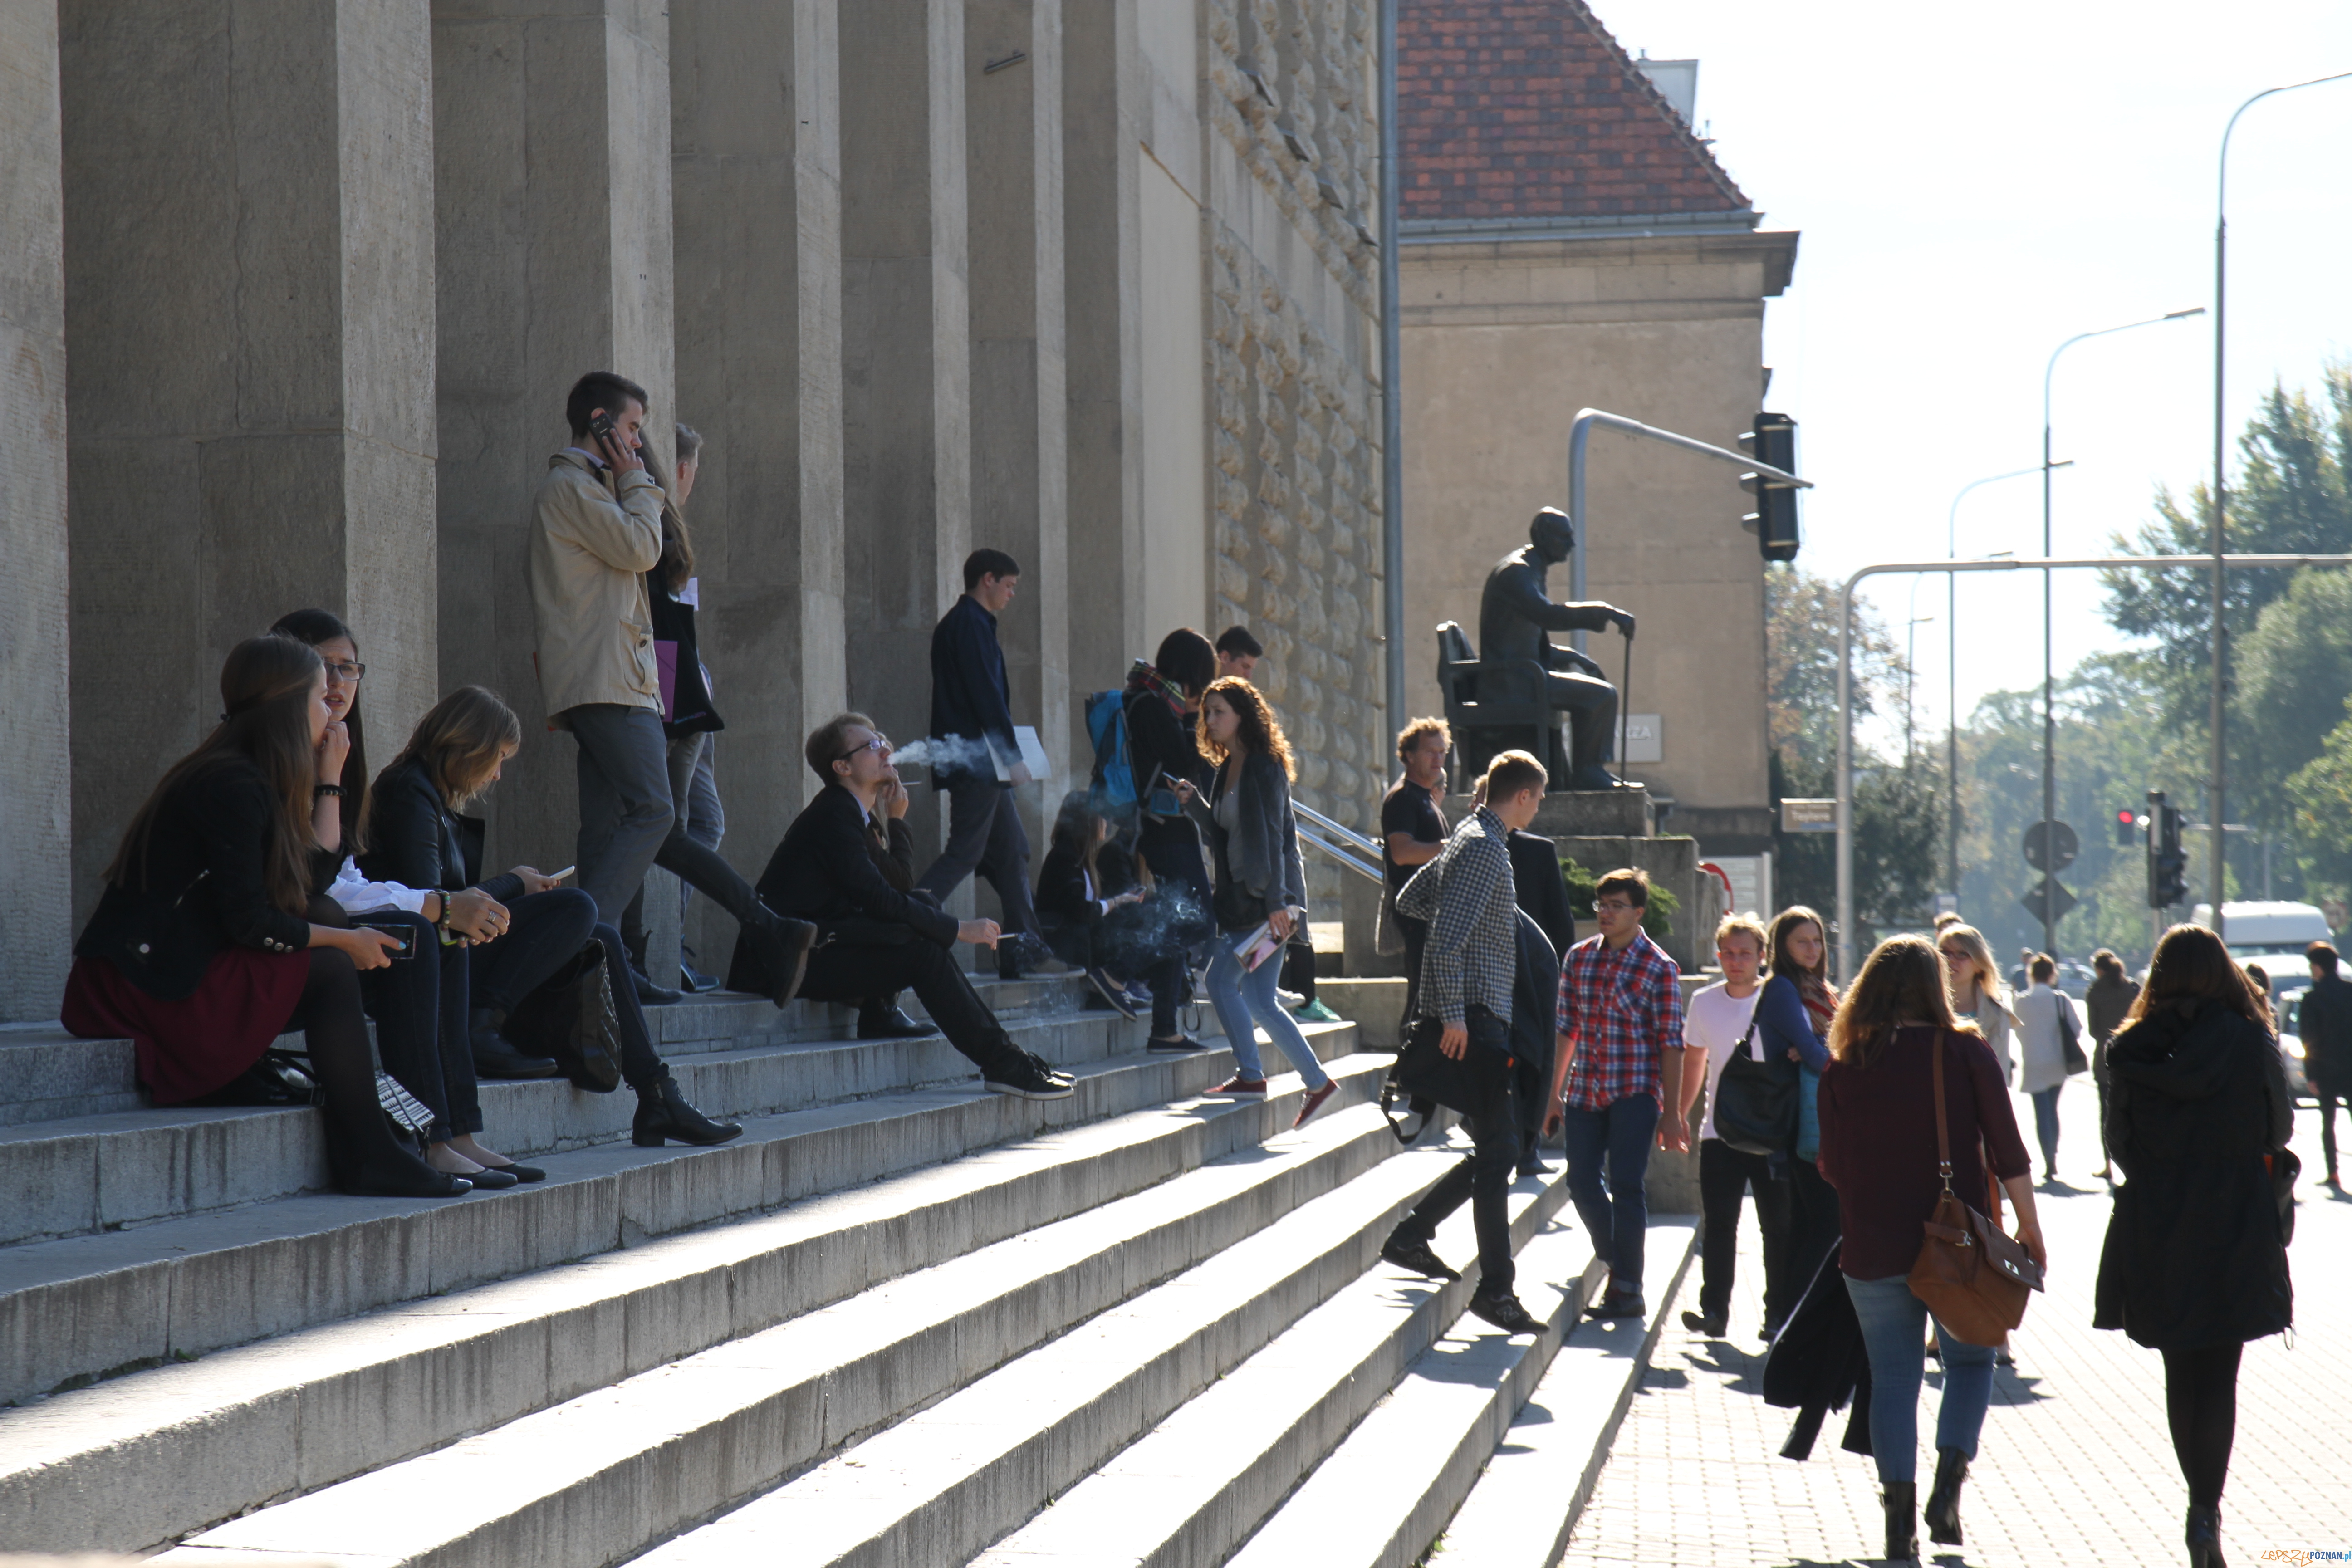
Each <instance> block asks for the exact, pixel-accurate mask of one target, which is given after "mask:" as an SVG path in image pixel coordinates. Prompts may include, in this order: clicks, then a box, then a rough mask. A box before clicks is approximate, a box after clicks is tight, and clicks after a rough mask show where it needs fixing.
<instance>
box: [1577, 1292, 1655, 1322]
mask: <svg viewBox="0 0 2352 1568" xmlns="http://www.w3.org/2000/svg"><path fill="white" fill-rule="evenodd" d="M1584 1315H1585V1316H1586V1317H1588V1318H1646V1317H1648V1316H1649V1315H1650V1309H1649V1308H1648V1306H1647V1305H1645V1304H1644V1303H1643V1300H1642V1293H1641V1292H1640V1291H1639V1290H1629V1291H1626V1292H1624V1293H1623V1294H1622V1295H1619V1294H1610V1295H1604V1296H1602V1297H1601V1299H1600V1300H1597V1301H1595V1302H1593V1303H1592V1305H1591V1306H1590V1307H1587V1308H1585V1309H1584Z"/></svg>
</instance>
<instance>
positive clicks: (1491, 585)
mask: <svg viewBox="0 0 2352 1568" xmlns="http://www.w3.org/2000/svg"><path fill="white" fill-rule="evenodd" d="M1575 547H1576V531H1575V530H1574V529H1573V528H1572V527H1570V524H1569V521H1568V517H1567V514H1565V513H1564V512H1561V511H1559V510H1557V509H1555V508H1552V507H1546V508H1544V509H1543V510H1541V511H1539V512H1538V513H1536V515H1535V521H1533V522H1531V523H1529V524H1528V542H1527V543H1526V544H1524V545H1522V546H1520V547H1519V548H1518V549H1517V550H1514V551H1512V552H1510V553H1509V554H1508V555H1506V556H1504V557H1503V558H1502V559H1501V560H1500V561H1497V562H1496V563H1495V569H1494V570H1493V571H1492V572H1489V573H1488V574H1486V593H1485V594H1484V595H1483V596H1481V598H1480V599H1479V602H1478V662H1479V664H1480V666H1481V667H1482V668H1483V667H1494V666H1506V665H1515V664H1524V662H1525V661H1527V660H1530V659H1532V660H1533V661H1534V662H1535V663H1537V664H1538V665H1540V666H1541V667H1542V668H1543V670H1544V696H1545V699H1546V700H1548V701H1549V703H1550V704H1551V706H1552V707H1553V708H1555V709H1558V710H1560V711H1561V712H1564V713H1566V714H1567V715H1568V716H1569V719H1570V731H1571V732H1572V736H1573V741H1572V744H1571V746H1570V754H1569V756H1568V758H1567V759H1566V763H1567V765H1566V766H1563V765H1562V761H1563V759H1562V758H1561V757H1560V754H1559V752H1560V746H1559V731H1558V729H1557V728H1555V729H1553V731H1551V742H1550V745H1549V748H1548V750H1549V752H1551V754H1550V755H1549V756H1548V757H1546V758H1545V759H1544V762H1545V765H1546V766H1548V767H1549V768H1550V769H1551V776H1552V779H1553V784H1552V788H1554V789H1579V790H1592V789H1614V788H1615V787H1617V785H1618V784H1622V782H1623V781H1622V780H1621V779H1619V778H1618V777H1617V776H1616V775H1615V774H1614V773H1611V772H1610V771H1609V769H1608V767H1607V766H1606V765H1605V764H1607V763H1610V762H1612V761H1613V760H1614V759H1615V757H1616V754H1617V688H1616V687H1614V686H1612V685H1611V684H1610V683H1609V680H1608V679H1607V678H1606V677H1605V676H1603V675H1602V674H1601V666H1600V665H1599V664H1597V663H1595V662H1594V661H1593V660H1591V659H1590V658H1585V657H1584V655H1582V654H1580V653H1578V652H1576V651H1575V650H1574V649H1573V648H1565V647H1556V646H1554V644H1553V642H1552V640H1551V637H1550V635H1549V634H1551V633H1553V632H1579V631H1583V632H1591V631H1602V630H1606V629H1607V628H1608V627H1610V626H1617V627H1620V628H1621V629H1622V630H1623V632H1624V633H1625V635H1626V636H1627V637H1632V636H1633V616H1631V615H1629V614H1627V613H1626V612H1625V611H1623V610H1621V609H1619V608H1618V607H1617V606H1616V605H1608V604H1603V603H1601V602H1600V601H1599V600H1593V601H1591V602H1590V603H1585V604H1564V605H1563V604H1555V603H1553V602H1552V598H1551V595H1550V594H1549V591H1548V590H1547V589H1546V587H1545V584H1544V574H1545V573H1546V572H1548V571H1549V569H1550V568H1551V567H1552V566H1553V565H1554V564H1555V563H1559V562H1561V561H1565V560H1567V559H1568V552H1570V550H1573V549H1574V548H1575ZM1481 689H1484V685H1483V681H1482V687H1481Z"/></svg>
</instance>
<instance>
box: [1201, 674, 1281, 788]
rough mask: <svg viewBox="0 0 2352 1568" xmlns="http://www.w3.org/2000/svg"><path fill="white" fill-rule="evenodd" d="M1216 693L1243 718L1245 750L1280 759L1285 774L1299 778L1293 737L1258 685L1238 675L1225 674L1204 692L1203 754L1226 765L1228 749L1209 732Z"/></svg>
mask: <svg viewBox="0 0 2352 1568" xmlns="http://www.w3.org/2000/svg"><path fill="white" fill-rule="evenodd" d="M1212 697H1222V698H1223V699H1224V700H1225V706H1226V707H1228V708H1230V709H1232V710H1234V718H1236V719H1238V720H1240V721H1241V727H1240V731H1239V736H1240V740H1241V742H1242V745H1243V747H1244V749H1245V750H1248V751H1252V752H1265V753H1266V754H1267V755H1268V756H1270V757H1272V758H1273V759H1274V760H1275V761H1276V762H1277V763H1281V764H1282V773H1283V776H1284V777H1285V778H1287V779H1293V780H1296V779H1297V777H1298V760H1297V758H1296V757H1294V756H1292V755H1291V754H1290V740H1289V737H1288V736H1286V735H1285V734H1284V733H1283V732H1282V723H1281V721H1279V720H1277V719H1276V718H1275V716H1274V710H1273V709H1272V708H1270V707H1268V706H1267V705H1266V700H1265V698H1264V697H1261V696H1260V695H1258V689H1257V688H1256V687H1255V686H1252V685H1251V684H1250V683H1249V682H1248V681H1246V680H1244V679H1242V678H1241V677H1240V676H1238V675H1227V676H1221V677H1219V678H1218V679H1215V680H1213V681H1211V682H1209V689H1207V690H1206V691H1203V692H1202V693H1201V723H1200V746H1201V754H1202V756H1204V757H1206V758H1208V759H1209V761H1211V762H1212V763H1217V764H1218V765H1219V766H1223V763H1224V761H1225V749H1224V748H1223V746H1220V745H1219V744H1217V742H1215V741H1213V740H1212V739H1211V738H1210V736H1209V699H1210V698H1212Z"/></svg>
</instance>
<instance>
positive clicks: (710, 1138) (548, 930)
mask: <svg viewBox="0 0 2352 1568" xmlns="http://www.w3.org/2000/svg"><path fill="white" fill-rule="evenodd" d="M521 743H522V725H521V722H520V721H518V720H517V719H516V718H515V715H514V710H512V709H510V708H509V707H508V706H507V705H506V704H505V703H504V702H502V701H500V700H499V698H498V696H497V695H496V694H495V693H493V692H489V691H486V690H484V689H482V688H480V687H478V686H461V687H459V688H458V689H457V690H455V691H453V692H451V693H450V694H449V695H448V696H446V697H444V698H443V699H442V700H440V701H438V702H436V703H435V704H434V705H433V707H432V708H431V709H430V710H428V711H427V712H426V713H425V717H424V718H422V719H420V720H418V721H417V722H416V729H415V731H414V732H413V733H412V734H411V735H410V736H409V738H408V744H407V745H406V746H405V747H404V748H403V749H402V751H401V753H400V755H398V756H397V757H394V759H393V761H392V764H391V765H390V766H389V767H387V768H385V769H384V770H383V773H380V774H378V775H377V777H376V781H375V805H374V811H373V816H372V819H371V821H370V824H369V837H370V846H369V848H368V852H367V853H366V854H365V855H364V856H362V858H361V865H362V868H364V869H365V870H366V871H367V872H368V874H369V875H370V876H373V877H378V878H381V879H383V880H385V881H397V882H404V883H406V884H407V885H408V886H410V887H414V888H436V889H446V890H448V891H451V892H453V893H454V892H456V891H457V890H459V889H471V888H477V887H478V888H479V889H481V890H482V891H484V892H486V893H488V894H489V895H490V896H491V897H492V898H494V899H497V900H499V903H500V904H502V905H504V906H505V908H506V912H507V915H508V923H506V924H504V925H502V926H501V927H499V930H498V931H495V932H493V933H491V934H489V935H488V936H487V937H476V938H474V939H471V940H472V942H473V943H474V944H475V945H472V947H471V951H470V952H467V954H466V970H467V986H468V989H469V991H470V997H469V1001H470V1006H469V1008H468V1011H467V1014H466V1027H467V1036H468V1048H469V1049H470V1050H471V1051H472V1052H473V1053H474V1055H475V1056H476V1057H477V1058H481V1057H483V1056H484V1055H486V1054H488V1053H493V1052H496V1051H498V1050H499V1049H505V1050H507V1051H509V1053H511V1051H512V1047H511V1046H509V1045H508V1044H507V1043H506V1041H505V1040H504V1038H503V1037H502V1035H501V1031H502V1029H503V1028H504V1027H505V1026H506V1023H507V1019H508V1016H509V1014H510V1013H512V1012H513V1011H514V1010H515V1009H516V1008H517V1007H519V1006H520V1005H521V1004H522V1002H523V1000H524V998H526V997H529V996H530V995H531V994H532V993H533V992H535V991H538V990H539V989H540V987H541V985H542V984H544V983H545V982H547V981H548V980H549V979H551V978H552V977H553V976H555V975H556V974H557V973H558V972H559V971H561V970H562V969H563V968H564V966H565V965H567V964H574V963H579V962H581V961H582V959H583V953H584V952H585V951H586V950H587V949H588V948H589V947H590V946H591V945H592V944H593V946H595V947H598V948H601V949H602V952H601V953H600V954H599V955H598V957H599V960H600V961H601V963H603V965H604V978H605V984H606V988H607V989H608V990H609V992H610V994H611V998H612V1008H613V1018H614V1023H615V1024H616V1025H617V1026H618V1031H619V1035H620V1057H621V1064H620V1065H621V1077H622V1079H624V1080H625V1082H626V1083H627V1084H628V1085H629V1087H630V1088H632V1089H635V1090H636V1091H637V1111H636V1117H635V1123H634V1125H633V1126H632V1128H631V1141H632V1142H635V1143H636V1144H638V1145H639V1146H640V1147H644V1148H658V1147H660V1146H661V1144H662V1143H663V1142H665V1141H666V1140H667V1139H671V1138H675V1139H677V1141H678V1142H681V1143H701V1144H709V1143H724V1142H727V1141H728V1140H729V1139H730V1138H734V1137H737V1136H739V1135H740V1133H741V1132H742V1131H743V1129H742V1128H741V1127H740V1126H738V1125H736V1124H735V1123H734V1122H731V1121H711V1120H710V1119H709V1118H708V1117H706V1116H704V1115H703V1114H702V1113H701V1112H700V1111H698V1110H695V1108H694V1107H693V1106H691V1105H689V1104H688V1103H687V1100H686V1097H685V1096H684V1095H683V1094H681V1093H680V1092H679V1091H678V1087H677V1080H676V1079H673V1078H672V1077H671V1076H670V1071H669V1068H667V1067H666V1066H664V1065H663V1063H662V1060H661V1058H659V1057H658V1056H656V1054H655V1053H654V1047H653V1038H652V1036H651V1035H650V1034H649V1033H648V1032H647V1030H646V1018H645V1011H644V1008H643V1005H641V1004H640V1003H639V1002H638V1000H637V996H636V992H635V988H634V987H633V986H632V985H631V984H630V983H629V972H628V953H627V950H626V949H625V948H624V947H623V946H622V944H621V933H620V932H619V931H615V930H614V929H613V928H612V927H611V926H609V925H600V924H598V923H597V921H596V901H595V900H594V899H593V898H592V897H590V896H589V895H588V894H587V893H585V892H583V891H582V890H580V889H577V888H560V887H557V886H556V885H555V881H554V879H552V878H550V877H545V876H542V875H541V874H540V873H539V872H537V871H535V870H533V869H531V868H530V867H528V866H519V867H517V868H514V869H513V870H511V871H509V872H508V873H506V874H505V875H504V876H500V877H493V878H491V879H488V881H487V882H485V881H481V880H479V879H478V877H479V868H478V864H477V862H478V861H479V859H480V858H481V854H482V838H483V831H482V824H481V822H480V820H479V819H478V818H473V817H466V816H459V815H458V813H459V811H460V810H462V809H463V808H464V807H465V806H466V805H468V804H469V803H471V802H472V801H473V800H475V799H476V798H477V797H478V796H479V795H481V794H482V793H483V792H484V791H485V790H487V789H488V788H489V787H490V785H492V784H496V783H497V782H498V781H499V770H500V769H501V768H502V767H504V766H505V764H506V762H507V759H509V757H511V756H513V755H514V754H515V752H516V750H517V749H518V748H519V747H520V745H521ZM489 1163H490V1168H491V1169H492V1170H499V1169H502V1168H504V1167H502V1166H501V1165H499V1163H498V1162H497V1159H496V1157H493V1159H492V1161H491V1162H489ZM518 1173H520V1168H518ZM525 1179H530V1178H525Z"/></svg>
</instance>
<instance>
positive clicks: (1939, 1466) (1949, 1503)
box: [1922, 1448, 1969, 1546]
mask: <svg viewBox="0 0 2352 1568" xmlns="http://www.w3.org/2000/svg"><path fill="white" fill-rule="evenodd" d="M1967 1479H1969V1457H1968V1456H1967V1455H1966V1454H1963V1453H1961V1452H1960V1451H1959V1450H1958V1448H1938V1449H1937V1450H1936V1484H1935V1487H1934V1488H1933V1489H1931V1490H1929V1492H1928V1493H1927V1508H1926V1509H1925V1510H1922V1511H1923V1513H1924V1515H1925V1517H1926V1519H1927V1539H1928V1540H1930V1541H1933V1542H1937V1544H1938V1545H1942V1546H1958V1545H1960V1544H1961V1541H1960V1483H1961V1482H1962V1481H1965V1480H1967Z"/></svg>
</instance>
